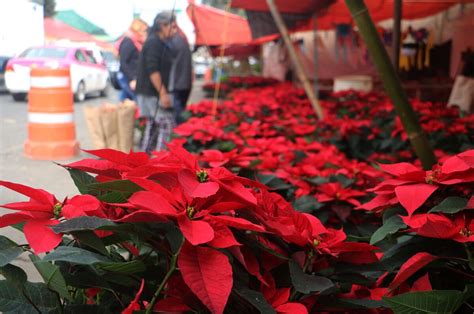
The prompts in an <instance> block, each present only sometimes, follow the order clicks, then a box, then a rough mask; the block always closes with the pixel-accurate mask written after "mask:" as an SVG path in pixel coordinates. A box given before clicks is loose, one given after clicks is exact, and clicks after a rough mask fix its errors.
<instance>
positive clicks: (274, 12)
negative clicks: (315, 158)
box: [267, 0, 323, 119]
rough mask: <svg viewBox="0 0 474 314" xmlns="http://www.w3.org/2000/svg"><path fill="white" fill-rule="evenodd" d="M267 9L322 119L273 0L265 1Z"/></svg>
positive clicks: (320, 111)
mask: <svg viewBox="0 0 474 314" xmlns="http://www.w3.org/2000/svg"><path fill="white" fill-rule="evenodd" d="M267 4H268V7H269V8H270V12H271V14H272V16H273V19H274V20H275V24H276V25H277V27H278V30H279V31H280V34H281V36H282V37H283V41H284V42H285V45H286V48H287V49H288V53H289V54H290V58H291V61H292V62H293V64H294V66H295V70H296V74H297V75H298V78H299V79H300V81H301V83H302V84H303V88H304V90H305V92H306V95H307V96H308V99H309V101H310V102H311V105H312V106H313V109H314V111H315V112H316V114H317V116H318V118H319V119H323V110H322V108H321V106H320V105H319V101H318V99H317V98H316V96H315V94H314V91H313V89H312V88H311V84H310V82H309V81H308V78H307V77H306V74H305V73H304V69H303V65H302V64H301V61H300V59H299V58H298V55H297V54H296V50H295V47H293V44H292V43H291V40H290V36H289V35H288V30H287V29H286V25H285V23H284V22H283V18H282V17H281V15H280V12H278V9H277V7H276V6H275V2H274V1H273V0H267Z"/></svg>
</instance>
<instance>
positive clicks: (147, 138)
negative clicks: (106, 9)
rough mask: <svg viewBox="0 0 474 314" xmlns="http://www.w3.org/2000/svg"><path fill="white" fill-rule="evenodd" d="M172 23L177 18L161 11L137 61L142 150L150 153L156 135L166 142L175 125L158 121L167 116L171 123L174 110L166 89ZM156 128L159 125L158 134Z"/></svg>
mask: <svg viewBox="0 0 474 314" xmlns="http://www.w3.org/2000/svg"><path fill="white" fill-rule="evenodd" d="M173 23H174V16H173V14H172V13H171V12H169V11H164V12H161V13H159V14H158V15H157V16H156V17H155V19H154V21H153V25H152V27H151V29H150V33H149V35H148V38H147V40H146V41H145V44H144V45H143V49H142V52H141V54H140V59H139V61H138V71H137V86H136V93H137V104H138V106H139V108H140V116H141V117H143V118H146V120H147V125H146V128H145V131H144V137H143V141H142V147H141V148H142V150H144V151H146V152H148V153H150V152H151V150H153V149H155V147H154V142H153V141H154V140H156V135H157V133H160V132H161V137H163V136H164V140H165V141H166V140H167V138H169V135H171V131H172V129H173V124H174V121H171V122H172V123H171V124H170V123H167V121H168V120H169V119H166V121H164V122H163V123H161V121H156V120H159V119H158V117H163V116H164V117H166V116H167V115H169V116H171V120H172V114H173V108H172V102H171V96H170V94H169V93H168V90H167V87H168V85H169V75H170V70H171V64H172V61H173V60H172V57H171V51H170V49H169V48H168V46H167V45H166V44H165V40H167V39H169V38H171V37H172V36H173V35H174V34H173ZM156 125H159V126H160V129H159V130H158V132H157V129H156V128H155V126H156ZM162 127H163V128H164V129H163V130H161V128H162Z"/></svg>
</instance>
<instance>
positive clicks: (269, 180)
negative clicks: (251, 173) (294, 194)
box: [257, 173, 291, 190]
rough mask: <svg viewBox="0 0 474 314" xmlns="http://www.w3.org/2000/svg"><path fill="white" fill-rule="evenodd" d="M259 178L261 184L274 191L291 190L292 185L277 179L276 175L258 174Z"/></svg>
mask: <svg viewBox="0 0 474 314" xmlns="http://www.w3.org/2000/svg"><path fill="white" fill-rule="evenodd" d="M257 178H258V180H259V181H260V182H262V183H263V184H265V185H266V186H268V187H269V188H271V189H273V190H286V189H289V188H291V185H289V184H287V183H286V182H285V181H283V180H281V179H279V178H277V177H276V176H274V175H267V174H261V173H258V174H257Z"/></svg>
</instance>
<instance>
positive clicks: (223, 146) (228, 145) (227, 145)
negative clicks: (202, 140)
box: [217, 141, 236, 152]
mask: <svg viewBox="0 0 474 314" xmlns="http://www.w3.org/2000/svg"><path fill="white" fill-rule="evenodd" d="M217 147H218V149H219V150H220V151H221V152H230V151H231V150H233V149H234V148H235V147H236V146H235V143H234V142H231V141H224V142H219V143H218V145H217Z"/></svg>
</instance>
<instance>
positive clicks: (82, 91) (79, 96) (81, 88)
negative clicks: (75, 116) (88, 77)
mask: <svg viewBox="0 0 474 314" xmlns="http://www.w3.org/2000/svg"><path fill="white" fill-rule="evenodd" d="M74 100H75V101H77V102H83V101H84V100H86V85H85V84H84V82H82V81H81V82H79V85H77V91H76V94H74Z"/></svg>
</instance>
